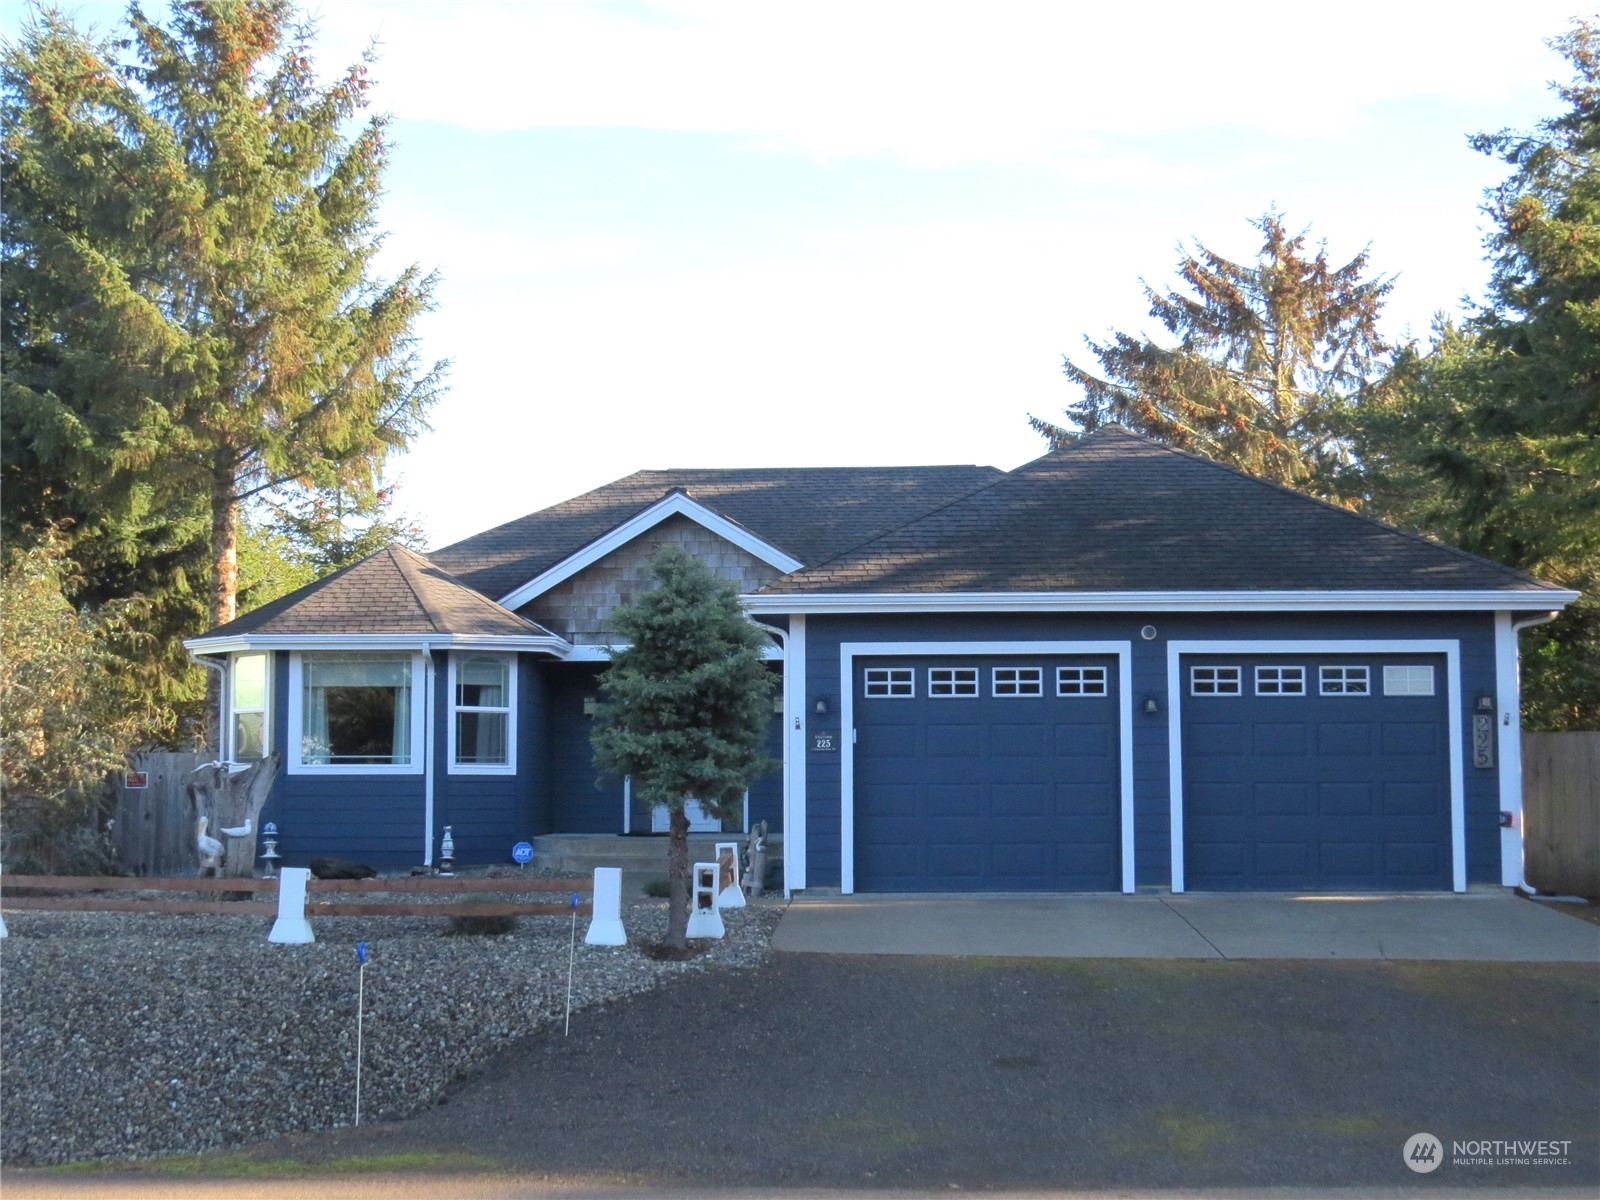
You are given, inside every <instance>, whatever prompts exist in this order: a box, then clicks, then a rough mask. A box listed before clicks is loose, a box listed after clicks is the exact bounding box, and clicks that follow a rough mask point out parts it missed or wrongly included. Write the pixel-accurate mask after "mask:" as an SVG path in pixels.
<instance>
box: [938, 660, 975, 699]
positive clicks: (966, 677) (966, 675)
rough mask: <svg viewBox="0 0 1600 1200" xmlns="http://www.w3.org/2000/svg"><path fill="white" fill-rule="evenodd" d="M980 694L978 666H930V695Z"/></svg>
mask: <svg viewBox="0 0 1600 1200" xmlns="http://www.w3.org/2000/svg"><path fill="white" fill-rule="evenodd" d="M977 694H978V668H977V667H929V668H928V695H929V696H945V697H951V696H976V695H977Z"/></svg>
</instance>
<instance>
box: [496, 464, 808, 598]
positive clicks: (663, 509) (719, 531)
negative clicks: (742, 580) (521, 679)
mask: <svg viewBox="0 0 1600 1200" xmlns="http://www.w3.org/2000/svg"><path fill="white" fill-rule="evenodd" d="M668 517H688V518H689V519H690V520H691V521H693V522H694V523H695V524H697V525H700V526H702V527H703V528H705V529H709V530H710V531H711V532H712V533H714V534H716V535H717V536H718V537H720V538H721V539H723V541H726V542H732V543H733V544H734V545H735V546H737V547H739V549H741V550H743V551H745V552H746V553H747V554H751V555H753V556H755V557H756V558H759V559H760V560H761V561H762V562H764V563H766V564H767V565H768V566H770V567H775V568H777V569H778V570H779V571H782V572H783V573H784V574H785V575H788V574H790V573H792V572H794V571H798V570H799V569H800V568H801V567H803V566H805V564H804V563H802V562H801V561H800V560H799V559H798V558H790V557H789V555H787V554H785V553H784V552H783V551H782V550H779V549H778V548H777V547H776V546H773V545H771V544H770V543H768V542H764V541H762V540H761V539H760V538H758V537H756V536H755V534H753V533H751V532H750V531H749V530H748V529H746V528H744V526H742V525H736V524H734V523H733V522H732V521H730V520H728V519H727V518H726V517H723V516H719V515H718V514H716V513H714V512H712V511H711V510H710V509H709V508H707V507H706V506H705V505H703V504H699V503H696V502H695V501H694V500H691V499H690V498H689V497H688V496H686V495H684V494H683V493H682V492H673V493H672V495H670V496H666V497H663V498H662V499H661V500H658V501H657V502H656V503H654V504H652V505H651V506H650V507H649V508H647V509H645V510H644V511H643V512H642V513H639V514H638V515H637V516H634V517H630V518H629V519H628V520H626V521H624V522H623V523H622V524H621V525H618V526H617V527H616V528H615V529H613V530H612V531H611V532H610V533H607V534H605V535H604V536H603V537H599V538H596V539H595V540H594V541H592V542H590V543H589V544H588V545H587V546H585V547H584V548H583V549H582V550H579V551H578V552H577V553H576V554H571V555H568V556H567V557H566V558H564V559H562V560H561V561H560V562H558V563H557V564H556V565H555V566H553V567H551V568H550V569H549V570H548V571H544V572H542V573H541V574H539V575H536V576H535V577H534V578H532V579H530V580H528V582H527V583H525V584H523V585H522V586H521V587H519V588H515V589H513V590H512V591H510V592H507V593H506V594H505V595H504V596H502V597H500V599H499V601H498V602H497V603H499V605H500V607H501V608H510V609H517V608H521V607H522V606H523V605H524V604H526V603H527V602H528V601H530V600H532V599H534V598H535V597H536V596H540V595H543V594H544V593H545V592H547V591H549V590H550V589H551V588H553V587H555V585H556V584H558V583H561V582H562V581H563V580H566V579H571V578H572V577H573V576H574V575H576V574H577V573H578V572H579V571H581V570H583V569H584V568H585V567H588V566H592V565H593V564H595V563H597V562H599V561H600V560H601V559H602V558H604V557H605V556H606V555H608V554H610V553H611V552H612V551H614V550H618V549H620V548H621V547H623V546H625V545H627V544H628V543H629V542H631V541H633V539H634V538H636V537H638V536H639V535H640V534H641V533H644V532H645V531H646V530H649V529H652V528H654V527H655V526H657V525H659V524H661V522H662V521H665V520H666V519H667V518H668Z"/></svg>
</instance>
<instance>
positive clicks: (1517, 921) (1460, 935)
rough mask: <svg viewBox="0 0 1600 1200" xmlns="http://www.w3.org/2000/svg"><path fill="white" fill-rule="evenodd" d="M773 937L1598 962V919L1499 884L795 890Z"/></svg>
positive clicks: (960, 950) (868, 944)
mask: <svg viewBox="0 0 1600 1200" xmlns="http://www.w3.org/2000/svg"><path fill="white" fill-rule="evenodd" d="M772 946H773V949H775V950H785V951H790V952H796V953H819V954H934V955H985V956H993V957H1023V958H1229V959H1233V958H1288V959H1307V958H1310V959H1433V960H1454V961H1469V962H1577V963H1594V962H1600V925H1592V924H1589V923H1588V922H1586V921H1581V920H1579V919H1577V918H1576V917H1571V916H1567V915H1566V914H1564V913H1559V912H1554V911H1551V910H1549V909H1546V908H1544V907H1543V906H1541V905H1540V904H1538V903H1536V902H1533V901H1529V900H1524V899H1522V898H1521V897H1519V896H1515V895H1513V894H1511V893H1509V892H1505V891H1503V890H1501V889H1498V888H1497V889H1495V890H1493V891H1483V892H1468V893H1466V894H1464V895H1440V896H1420V895H1419V896H1289V895H1284V896H1262V895H1251V896H1233V895H1215V894H1194V893H1188V894H1183V895H1177V896H1174V895H1170V894H1162V895H1135V896H1086V895H967V896H952V895H949V894H941V895H899V896H838V897H829V898H817V899H810V898H802V899H797V900H796V901H795V902H794V903H793V904H791V905H790V906H789V909H788V911H787V912H785V913H784V916H783V920H782V922H781V923H780V924H779V926H778V930H777V933H776V934H775V935H774V936H773V939H772Z"/></svg>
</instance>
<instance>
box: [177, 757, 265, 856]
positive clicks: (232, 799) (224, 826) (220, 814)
mask: <svg viewBox="0 0 1600 1200" xmlns="http://www.w3.org/2000/svg"><path fill="white" fill-rule="evenodd" d="M278 761H279V760H278V755H277V754H276V753H273V754H269V755H267V757H266V758H264V759H262V760H261V761H260V762H257V763H252V764H251V765H250V766H248V767H246V768H245V769H244V770H243V771H230V770H229V769H228V766H227V764H226V763H207V764H206V765H205V766H203V767H197V768H196V769H195V770H194V771H192V772H190V774H189V780H188V784H187V789H188V792H189V800H190V802H191V803H192V804H193V805H194V815H195V855H196V858H197V859H198V861H199V866H200V871H201V873H202V874H204V873H205V872H206V871H207V870H208V869H209V870H210V871H211V873H212V874H214V875H217V876H218V877H220V878H223V879H249V878H250V877H251V876H252V875H254V874H255V864H256V834H257V833H259V832H260V827H261V806H262V805H263V804H265V803H266V802H267V793H268V792H270V791H271V790H272V781H273V779H275V778H276V777H277V774H278ZM230 830H231V831H232V832H230ZM218 844H220V849H219V848H218Z"/></svg>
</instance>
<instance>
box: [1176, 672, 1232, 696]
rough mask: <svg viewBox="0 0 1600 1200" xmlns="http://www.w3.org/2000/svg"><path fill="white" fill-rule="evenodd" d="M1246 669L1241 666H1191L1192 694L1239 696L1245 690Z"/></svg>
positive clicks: (1190, 684)
mask: <svg viewBox="0 0 1600 1200" xmlns="http://www.w3.org/2000/svg"><path fill="white" fill-rule="evenodd" d="M1243 680H1244V671H1243V669H1242V668H1240V667H1190V668H1189V694H1190V695H1191V696H1238V695H1242V694H1243V692H1244V682H1243Z"/></svg>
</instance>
